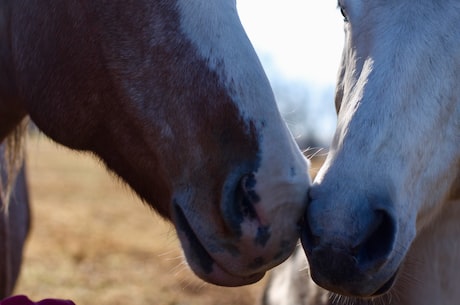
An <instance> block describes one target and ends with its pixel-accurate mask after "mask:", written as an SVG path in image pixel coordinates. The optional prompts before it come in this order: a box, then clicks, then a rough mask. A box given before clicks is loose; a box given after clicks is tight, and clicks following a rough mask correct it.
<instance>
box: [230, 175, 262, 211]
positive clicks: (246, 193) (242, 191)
mask: <svg viewBox="0 0 460 305" xmlns="http://www.w3.org/2000/svg"><path fill="white" fill-rule="evenodd" d="M256 183H257V181H256V178H255V177H254V175H253V174H249V175H246V176H244V177H243V178H242V179H241V182H240V185H239V187H238V188H237V193H239V194H237V196H236V198H237V203H238V204H239V205H240V209H241V214H242V215H243V217H244V218H248V219H256V218H257V212H256V210H255V208H254V204H257V203H258V202H259V201H260V197H259V195H258V194H257V193H256V191H255V190H254V187H255V186H256Z"/></svg>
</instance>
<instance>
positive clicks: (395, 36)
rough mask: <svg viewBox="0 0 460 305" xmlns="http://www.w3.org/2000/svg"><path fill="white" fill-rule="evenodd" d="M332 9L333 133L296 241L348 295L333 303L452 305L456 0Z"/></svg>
mask: <svg viewBox="0 0 460 305" xmlns="http://www.w3.org/2000/svg"><path fill="white" fill-rule="evenodd" d="M339 7H340V8H341V11H342V13H343V15H344V18H345V37H346V38H345V39H346V40H345V48H344V52H343V58H342V64H341V68H340V73H339V79H338V83H337V91H336V108H337V113H338V126H337V129H336V133H335V137H334V140H333V143H332V146H331V150H330V153H329V155H328V157H327V160H326V162H325V164H324V166H323V167H322V168H321V170H320V172H319V173H318V175H317V177H316V178H315V182H314V184H313V186H312V187H311V190H310V191H309V197H310V201H309V205H308V208H307V213H306V222H305V227H304V230H303V237H302V243H303V246H304V249H305V251H306V254H307V257H308V261H309V263H310V272H311V275H312V278H313V279H314V281H315V282H316V283H318V284H319V285H320V286H322V287H324V288H326V289H329V290H331V291H333V292H335V293H338V294H340V295H344V296H347V297H349V299H348V298H346V297H344V298H342V297H340V298H333V299H335V300H336V302H332V301H331V302H332V303H334V304H367V303H369V304H395V305H396V304H398V305H401V304H402V305H425V304H443V305H454V304H458V303H459V300H460V273H459V272H458V270H459V268H460V255H459V253H460V252H459V251H460V237H459V236H460V30H459V29H460V18H459V16H460V2H459V1H456V0H445V1H435V0H419V1H410V0H402V1H387V0H371V1H363V0H340V1H339ZM304 264H305V261H303V265H304ZM300 267H301V266H299V268H300ZM302 267H303V266H302ZM297 270H298V269H297ZM306 287H307V285H305V288H306ZM275 289H276V288H275ZM314 290H316V289H314ZM290 293H293V292H292V291H291V292H290ZM302 293H304V294H308V293H309V292H308V291H306V290H304V291H303V292H302ZM315 293H318V292H317V290H316V292H315ZM322 293H323V292H319V294H322ZM267 297H268V294H267ZM271 304H275V303H271ZM281 304H285V303H281ZM304 304H305V303H304ZM315 305H317V304H315Z"/></svg>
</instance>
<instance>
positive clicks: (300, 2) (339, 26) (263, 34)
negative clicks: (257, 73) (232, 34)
mask: <svg viewBox="0 0 460 305" xmlns="http://www.w3.org/2000/svg"><path fill="white" fill-rule="evenodd" d="M237 7H238V12H239V15H240V18H241V22H242V23H243V26H244V28H245V29H246V32H247V34H248V36H249V38H250V39H251V41H252V43H253V45H254V47H255V49H256V51H257V53H258V54H259V56H260V57H261V59H262V60H263V61H264V59H265V61H266V60H267V57H268V59H269V60H270V61H271V63H270V64H271V65H274V68H275V69H277V70H279V71H280V72H281V73H283V75H284V76H285V77H287V78H293V79H301V80H305V81H307V82H309V83H311V84H317V85H320V86H327V85H333V84H334V83H335V77H336V74H337V68H338V64H339V60H340V55H341V52H342V46H343V40H344V37H343V36H344V35H343V18H342V17H341V15H340V13H339V11H338V10H337V1H335V0H237ZM264 64H265V65H266V64H267V63H264ZM266 68H268V67H266Z"/></svg>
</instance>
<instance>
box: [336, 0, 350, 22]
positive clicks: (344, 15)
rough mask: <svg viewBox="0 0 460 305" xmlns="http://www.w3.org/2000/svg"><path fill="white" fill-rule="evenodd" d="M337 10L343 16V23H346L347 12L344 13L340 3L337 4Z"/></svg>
mask: <svg viewBox="0 0 460 305" xmlns="http://www.w3.org/2000/svg"><path fill="white" fill-rule="evenodd" d="M338 8H339V9H340V13H341V14H342V16H343V22H348V15H347V12H346V10H345V8H344V7H343V5H342V4H340V2H339V4H338Z"/></svg>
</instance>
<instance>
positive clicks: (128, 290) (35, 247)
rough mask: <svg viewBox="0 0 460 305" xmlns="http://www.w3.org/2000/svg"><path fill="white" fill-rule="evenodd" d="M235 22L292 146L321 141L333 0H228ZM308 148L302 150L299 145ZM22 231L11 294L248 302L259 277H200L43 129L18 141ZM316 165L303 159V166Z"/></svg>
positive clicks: (327, 123) (335, 22)
mask: <svg viewBox="0 0 460 305" xmlns="http://www.w3.org/2000/svg"><path fill="white" fill-rule="evenodd" d="M237 5H238V10H239V13H240V17H241V20H242V23H243V25H244V26H245V29H246V31H247V33H248V36H249V38H250V39H251V41H252V43H253V45H254V47H255V49H256V52H257V53H258V55H259V57H260V59H261V62H262V65H263V66H264V68H265V70H266V73H267V75H268V77H269V79H270V81H271V84H272V87H273V89H274V92H275V95H276V98H277V101H278V103H279V107H280V110H281V112H282V114H283V116H284V118H285V120H286V122H287V123H288V125H289V127H290V129H291V131H292V133H293V135H294V136H295V138H296V139H297V141H298V143H299V145H300V146H301V148H302V149H304V150H305V149H307V148H319V147H327V146H328V143H329V141H330V139H331V137H332V134H333V130H334V127H335V109H334V103H333V94H334V83H335V77H336V71H337V68H338V63H339V59H340V55H341V48H342V43H343V26H342V18H341V16H340V13H339V12H338V11H337V9H336V2H335V1H334V0H327V1H323V0H319V1H311V0H238V1H237ZM307 154H308V152H307ZM27 162H28V175H29V186H30V196H31V201H32V213H33V220H32V227H33V229H32V232H31V235H30V236H29V240H28V242H27V245H26V253H25V261H24V264H23V269H22V273H21V277H20V281H19V283H18V285H17V288H16V291H15V293H16V294H27V295H28V296H29V297H30V298H32V299H34V300H38V299H43V298H48V297H54V298H67V299H72V300H73V301H74V302H75V303H76V304H77V305H91V304H97V305H118V304H120V305H121V304H123V305H125V304H130V305H147V304H155V305H231V304H235V305H250V304H257V302H258V300H259V299H260V297H261V292H262V290H263V287H264V283H265V281H266V279H264V280H262V281H261V282H259V283H257V284H254V285H250V286H246V287H240V288H222V287H216V286H213V285H210V284H207V283H204V282H202V281H201V280H199V279H198V278H196V276H194V275H193V273H192V272H191V271H190V270H189V269H188V267H187V266H186V265H185V264H184V262H183V257H182V252H181V250H180V247H179V242H178V240H177V237H176V235H175V232H174V229H173V228H172V227H171V226H170V225H169V224H167V223H166V222H164V221H163V220H162V219H160V218H159V217H158V216H157V215H156V214H155V213H154V212H153V211H151V210H149V209H148V208H147V207H146V206H145V205H143V204H142V203H141V202H140V200H139V199H138V198H136V196H135V195H134V194H133V193H132V192H131V191H130V190H128V189H127V187H126V186H124V185H123V184H122V183H121V182H119V181H118V180H117V178H114V177H113V176H111V175H110V174H108V173H107V171H106V170H105V169H104V168H103V166H102V165H101V164H99V163H98V162H97V161H96V160H94V158H92V156H89V155H85V154H81V153H76V152H73V151H70V150H69V149H66V148H64V147H61V146H58V145H57V144H55V143H52V142H51V141H49V140H48V139H46V138H45V137H44V136H43V135H40V134H37V133H35V134H32V135H31V136H30V137H29V139H28V143H27ZM318 167H319V165H317V164H313V167H312V169H313V174H314V171H315V170H317V168H318Z"/></svg>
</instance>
